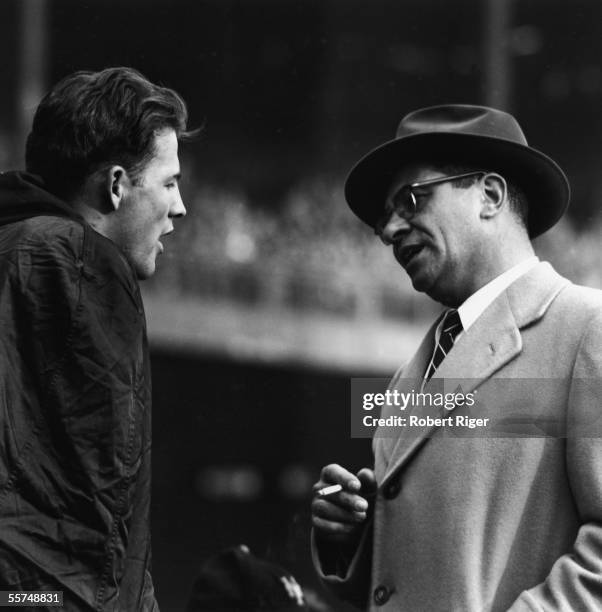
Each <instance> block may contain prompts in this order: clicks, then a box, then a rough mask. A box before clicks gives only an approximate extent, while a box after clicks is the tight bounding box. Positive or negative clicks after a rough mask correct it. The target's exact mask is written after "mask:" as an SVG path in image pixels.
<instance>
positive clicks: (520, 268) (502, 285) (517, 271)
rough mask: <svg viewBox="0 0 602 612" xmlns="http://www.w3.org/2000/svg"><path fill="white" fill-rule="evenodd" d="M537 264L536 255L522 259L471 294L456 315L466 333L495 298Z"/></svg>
mask: <svg viewBox="0 0 602 612" xmlns="http://www.w3.org/2000/svg"><path fill="white" fill-rule="evenodd" d="M538 263H539V258H538V257H537V256H536V255H533V256H531V257H528V258H527V259H524V260H523V261H521V262H520V263H518V264H516V265H515V266H513V267H512V268H509V269H508V270H506V271H505V272H502V274H500V275H499V276H496V277H495V278H494V279H493V280H491V281H489V282H488V283H487V284H486V285H484V286H483V287H481V288H480V289H479V290H478V291H476V292H475V293H473V294H472V295H471V296H470V297H469V298H468V299H467V300H466V301H465V302H464V303H463V304H462V305H461V306H460V307H459V308H458V314H459V315H460V320H461V321H462V327H463V328H464V330H465V331H466V330H467V329H469V328H470V326H471V325H472V324H473V323H474V322H475V321H476V320H477V319H478V318H479V317H480V316H481V315H482V314H483V312H484V311H485V309H486V308H487V307H488V306H489V305H490V304H491V302H493V300H495V298H496V297H497V296H498V295H499V294H500V293H502V291H504V290H505V289H507V288H508V287H509V286H510V285H511V284H512V283H513V282H514V281H515V280H516V279H517V278H519V277H520V276H522V275H523V274H525V273H526V272H528V271H529V270H530V269H531V268H533V267H535V266H536V265H537V264H538Z"/></svg>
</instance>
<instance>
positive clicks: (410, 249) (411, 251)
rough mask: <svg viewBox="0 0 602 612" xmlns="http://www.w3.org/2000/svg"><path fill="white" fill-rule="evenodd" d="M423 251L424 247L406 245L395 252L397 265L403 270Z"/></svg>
mask: <svg viewBox="0 0 602 612" xmlns="http://www.w3.org/2000/svg"><path fill="white" fill-rule="evenodd" d="M422 249H424V245H421V244H408V245H406V246H403V247H401V248H400V249H398V251H397V259H398V261H399V263H400V264H401V265H402V266H403V267H404V268H405V267H406V266H408V265H409V264H410V262H411V261H412V260H413V259H414V258H415V257H416V255H418V253H420V252H421V251H422Z"/></svg>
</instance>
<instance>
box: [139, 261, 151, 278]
mask: <svg viewBox="0 0 602 612" xmlns="http://www.w3.org/2000/svg"><path fill="white" fill-rule="evenodd" d="M134 269H135V270H136V276H137V277H138V280H146V279H147V278H150V277H151V276H152V275H153V274H154V273H155V262H154V261H153V262H152V263H145V264H144V265H137V266H135V267H134Z"/></svg>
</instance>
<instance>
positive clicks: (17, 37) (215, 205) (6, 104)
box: [0, 0, 602, 611]
mask: <svg viewBox="0 0 602 612" xmlns="http://www.w3.org/2000/svg"><path fill="white" fill-rule="evenodd" d="M600 23H602V4H601V3H599V2H598V1H597V0H533V1H529V2H524V1H523V2H521V1H520V0H455V1H454V2H445V1H444V0H404V1H403V2H399V1H396V0H370V1H368V0H363V1H359V0H246V1H245V0H198V1H197V0H194V1H193V0H120V1H119V2H118V1H115V0H3V2H2V3H1V4H0V32H1V34H2V35H1V36H0V91H1V92H2V95H1V96H0V165H1V168H2V169H10V168H18V167H22V152H23V142H24V138H25V136H26V134H27V131H28V129H29V123H30V121H31V113H32V111H33V109H34V108H35V105H36V104H37V102H38V101H39V99H40V97H41V95H42V94H43V92H44V91H45V90H46V88H47V87H48V86H49V85H51V84H52V83H54V82H55V81H56V80H58V79H59V78H61V77H62V76H64V75H66V74H68V73H70V72H72V71H74V70H79V69H92V70H96V69H101V68H103V67H107V66H113V65H131V66H134V67H136V68H138V69H139V70H141V71H142V72H143V73H144V74H146V75H147V76H148V77H149V78H150V79H152V80H154V81H159V82H161V83H163V84H165V85H168V86H171V87H174V88H175V89H176V90H178V91H179V92H180V93H181V94H182V95H183V97H184V98H185V99H186V101H187V102H188V105H189V110H190V117H191V123H192V125H193V126H199V125H204V126H205V129H204V132H203V137H202V138H201V139H199V140H198V141H196V142H194V143H191V144H188V145H186V146H185V147H184V148H183V149H182V152H181V160H182V165H183V170H184V179H183V182H182V191H183V195H184V197H185V201H186V204H187V207H188V217H187V219H186V220H185V221H184V222H181V223H179V224H177V225H176V232H175V234H174V235H173V236H171V237H170V239H169V240H168V241H167V243H166V251H167V253H166V254H165V255H164V256H163V257H162V259H161V261H160V262H159V272H158V273H157V274H156V276H155V277H154V278H153V279H152V280H151V281H148V282H147V283H145V285H144V294H145V301H146V307H147V317H148V326H149V335H150V340H151V346H152V358H153V376H154V380H153V384H154V416H153V418H154V458H153V463H154V490H153V495H154V497H153V546H154V578H155V585H156V590H157V595H158V599H159V602H160V604H161V606H162V609H164V610H167V611H170V610H178V609H181V608H182V607H183V603H184V601H185V600H186V596H187V593H188V590H189V587H190V584H191V582H192V579H193V577H194V575H195V573H196V571H197V568H198V566H199V564H200V563H201V562H202V561H203V560H204V559H206V558H207V557H208V556H209V555H210V554H212V553H214V552H216V551H217V550H219V549H221V548H223V547H225V546H229V545H233V544H238V543H242V542H244V543H247V544H248V545H249V546H250V547H251V549H252V550H253V551H254V552H255V553H257V554H258V555H260V556H263V557H267V558H269V559H271V560H273V561H276V562H278V563H281V564H283V565H285V566H287V567H288V568H289V569H290V570H292V571H293V573H294V574H295V575H296V576H297V578H298V579H299V580H300V581H301V582H302V583H303V585H304V586H305V587H306V588H308V589H313V590H316V591H317V592H319V594H320V597H325V595H324V593H323V591H321V590H320V587H319V585H317V583H316V581H315V579H314V577H313V574H312V572H311V568H310V562H309V552H308V541H307V531H308V528H309V508H308V501H309V497H310V487H311V484H312V482H313V481H314V480H315V479H316V477H317V475H318V473H319V469H320V467H321V466H322V465H323V464H325V463H328V462H331V461H337V462H341V463H343V464H345V465H348V466H350V467H352V468H354V469H358V468H360V467H361V466H363V465H366V464H368V463H369V462H370V449H369V444H368V443H367V442H366V441H365V440H351V439H350V436H349V425H348V408H349V397H348V396H349V378H350V376H353V375H364V376H366V375H368V376H371V375H382V376H387V375H390V374H391V373H392V372H393V371H394V370H395V369H396V368H397V367H398V365H400V364H401V363H403V361H404V360H406V359H407V358H408V357H409V356H410V355H411V353H412V352H413V350H414V348H415V347H416V344H417V342H418V340H419V338H420V337H421V334H422V333H423V331H424V330H425V328H426V327H427V326H428V325H429V323H430V321H432V319H433V318H434V316H435V315H436V313H437V312H438V306H437V305H436V304H433V303H432V302H430V301H429V300H428V298H426V297H424V296H420V295H416V294H414V293H413V291H412V289H411V286H410V285H409V283H408V281H407V279H406V278H405V276H404V274H403V272H402V271H401V270H400V269H399V268H398V266H397V265H396V264H395V262H394V261H393V259H392V257H391V253H390V252H389V251H387V249H385V248H384V247H383V246H382V245H381V244H380V242H378V241H376V240H374V238H373V236H372V235H371V234H370V232H369V230H368V229H367V228H365V227H363V226H361V224H360V223H359V222H358V221H357V220H356V219H355V218H354V217H353V216H352V215H351V213H350V212H348V210H347V208H346V206H345V204H344V201H343V196H342V184H343V180H344V177H345V173H346V171H347V169H348V168H349V166H350V164H352V163H353V162H354V161H355V160H356V159H357V158H358V157H359V156H360V155H362V154H364V153H365V152H366V151H367V150H369V149H370V148H372V147H373V146H376V145H378V144H380V143H381V142H383V141H384V140H386V139H388V138H391V137H392V136H393V133H394V129H395V126H396V124H397V122H398V121H399V119H400V118H401V116H402V115H403V114H405V113H406V112H408V111H410V110H413V109H415V108H417V107H421V106H427V105H430V104H438V103H445V102H464V103H486V104H491V105H494V106H498V107H500V108H505V109H507V110H510V111H511V112H513V113H514V114H515V115H516V116H517V117H518V119H519V121H520V122H521V124H522V125H523V127H524V128H525V131H526V133H527V137H528V139H529V141H530V143H531V144H532V145H533V146H535V147H537V148H540V149H542V150H543V151H545V152H547V153H549V154H550V155H551V156H552V157H553V158H554V159H556V160H557V161H558V162H559V163H560V165H561V166H562V167H563V168H565V170H566V171H567V174H568V175H569V178H570V181H571V184H572V188H573V201H572V206H571V210H570V214H569V215H568V217H567V218H566V220H565V221H564V222H562V223H561V224H560V225H559V226H558V227H556V228H555V229H554V230H552V231H551V232H549V233H548V234H546V235H545V236H543V237H541V238H540V239H538V241H537V245H536V246H537V251H538V253H539V255H540V256H541V257H542V258H545V259H548V260H549V261H551V262H552V263H553V264H554V265H555V266H556V267H557V269H559V270H560V271H561V272H562V273H564V274H566V275H567V276H568V277H569V278H571V279H572V280H574V281H576V282H581V283H584V284H587V285H591V286H595V287H601V286H602V272H601V269H600V260H601V250H602V249H601V247H600V229H601V216H600V213H599V201H600V197H601V195H602V173H601V172H600V170H599V167H600V164H601V162H602V119H601V113H600V109H601V107H602V37H600V33H599V31H598V28H597V24H600ZM335 609H337V610H342V609H343V606H342V605H340V604H335Z"/></svg>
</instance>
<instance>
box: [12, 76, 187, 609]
mask: <svg viewBox="0 0 602 612" xmlns="http://www.w3.org/2000/svg"><path fill="white" fill-rule="evenodd" d="M186 120H187V112H186V106H185V104H184V102H183V101H182V99H181V98H180V97H179V96H178V95H177V94H176V93H175V92H174V91H172V90H170V89H167V88H164V87H159V86H157V85H154V84H153V83H151V82H149V81H148V80H147V79H145V78H144V77H143V76H142V75H141V74H139V73H138V72H136V71H134V70H132V69H129V68H112V69H107V70H103V71H101V72H96V73H93V72H79V73H75V74H72V75H70V76H68V77H66V78H65V79H63V80H62V81H61V82H59V83H58V84H57V85H56V86H55V87H54V88H53V89H52V91H50V92H49V93H48V94H47V95H46V97H45V98H44V99H43V100H42V102H41V103H40V105H39V107H38V109H37V111H36V114H35V118H34V122H33V128H32V131H31V133H30V135H29V138H28V140H27V151H26V166H27V171H28V172H26V173H22V172H11V173H5V174H2V175H1V176H0V313H1V315H0V316H1V319H0V385H1V393H0V407H1V410H0V415H1V417H0V418H1V423H0V427H1V431H2V442H1V444H0V590H3V591H31V590H36V591H44V592H46V598H45V599H44V600H42V599H39V598H38V599H37V600H34V599H31V600H29V602H30V603H32V602H33V603H36V602H37V603H36V605H41V604H42V603H44V602H46V603H47V604H50V603H54V602H53V600H51V599H50V600H49V599H48V592H50V591H61V592H62V593H63V597H64V602H63V603H64V609H65V610H74V611H75V610H78V611H82V610H128V611H130V610H131V611H134V610H144V611H147V610H156V609H157V604H156V601H155V597H154V592H153V584H152V580H151V576H150V571H149V570H150V532H149V506H150V467H151V463H150V445H151V430H150V427H151V412H150V410H151V406H150V371H149V361H148V349H147V341H146V327H145V318H144V310H143V305H142V301H141V298H140V291H139V288H138V279H144V278H147V277H149V276H151V275H152V274H153V272H154V271H155V260H156V257H157V255H159V254H160V253H162V252H163V243H162V240H163V236H165V235H166V234H169V233H170V232H172V231H173V229H174V220H175V219H176V218H177V217H182V216H183V215H184V214H185V213H186V210H185V208H184V204H183V202H182V199H181V197H180V193H179V189H178V179H179V177H180V164H179V160H178V140H179V139H181V138H182V137H184V136H186V135H187V132H186ZM33 603H32V605H33Z"/></svg>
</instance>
